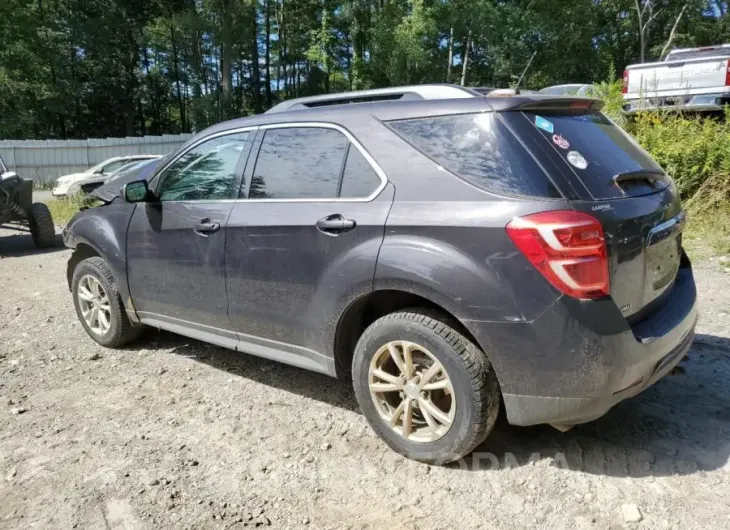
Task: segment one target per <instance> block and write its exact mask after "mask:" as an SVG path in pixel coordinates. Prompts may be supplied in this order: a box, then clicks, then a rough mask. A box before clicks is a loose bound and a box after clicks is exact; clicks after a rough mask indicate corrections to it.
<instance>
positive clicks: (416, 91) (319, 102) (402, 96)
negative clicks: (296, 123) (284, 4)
mask: <svg viewBox="0 0 730 530" xmlns="http://www.w3.org/2000/svg"><path fill="white" fill-rule="evenodd" d="M480 96H482V94H480V93H479V92H477V91H475V90H472V89H470V88H466V87H463V86H459V85H446V84H433V85H411V86H398V87H388V88H375V89H372V90H356V91H354V92H340V93H338V94H322V95H320V96H309V97H304V98H296V99H290V100H288V101H283V102H282V103H279V104H278V105H274V106H273V107H271V108H270V109H269V110H267V111H266V113H267V114H269V113H275V112H288V111H292V110H304V109H313V108H321V107H326V106H331V105H350V104H353V103H368V102H372V101H411V100H420V99H458V98H473V97H480Z"/></svg>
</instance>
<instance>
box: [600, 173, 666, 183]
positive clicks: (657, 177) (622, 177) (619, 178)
mask: <svg viewBox="0 0 730 530" xmlns="http://www.w3.org/2000/svg"><path fill="white" fill-rule="evenodd" d="M666 177H667V174H666V173H664V171H662V170H661V169H635V170H633V171H625V172H623V173H619V174H618V175H615V176H614V177H613V183H614V184H618V183H619V182H628V181H631V180H650V181H652V182H661V181H663V180H664V179H665V178H666Z"/></svg>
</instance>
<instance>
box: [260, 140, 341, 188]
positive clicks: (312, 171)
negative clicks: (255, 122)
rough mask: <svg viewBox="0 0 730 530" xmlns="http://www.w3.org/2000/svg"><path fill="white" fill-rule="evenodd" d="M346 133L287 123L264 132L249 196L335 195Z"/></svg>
mask: <svg viewBox="0 0 730 530" xmlns="http://www.w3.org/2000/svg"><path fill="white" fill-rule="evenodd" d="M347 144H348V139H347V137H346V136H345V135H344V134H342V133H341V132H339V131H336V130H334V129H325V128H322V127H288V128H277V129H269V130H267V131H266V132H265V133H264V137H263V140H262V142H261V148H260V150H259V154H258V159H257V160H256V167H255V168H254V172H253V177H252V179H251V189H250V191H249V194H248V197H249V199H329V198H336V197H337V187H338V185H339V181H340V173H341V171H342V162H343V159H344V157H345V152H346V148H347Z"/></svg>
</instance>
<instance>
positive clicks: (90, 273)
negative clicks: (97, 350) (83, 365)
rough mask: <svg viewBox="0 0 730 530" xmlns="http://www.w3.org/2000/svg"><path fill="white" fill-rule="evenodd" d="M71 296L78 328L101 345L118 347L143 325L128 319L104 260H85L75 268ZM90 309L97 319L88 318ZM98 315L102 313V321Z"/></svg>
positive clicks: (134, 336) (134, 335)
mask: <svg viewBox="0 0 730 530" xmlns="http://www.w3.org/2000/svg"><path fill="white" fill-rule="evenodd" d="M95 282H98V285H99V286H100V289H99V288H98V287H96V285H97V284H96V283H95ZM71 293H72V295H73V300H74V307H75V308H76V314H77V315H78V317H79V321H80V322H81V325H82V326H83V327H84V329H85V330H86V333H88V334H89V337H91V338H92V339H94V340H95V341H96V342H98V343H99V344H101V345H102V346H106V347H107V348H121V347H122V346H124V345H126V344H128V343H130V342H132V341H133V340H135V339H136V338H137V337H139V335H140V333H142V330H143V326H140V325H137V326H135V325H133V324H132V322H131V321H130V320H129V317H127V312H126V310H125V309H124V304H123V303H122V297H121V295H120V294H119V289H118V288H117V284H116V280H115V279H114V275H113V274H112V270H111V268H110V267H109V265H108V264H107V262H106V261H105V260H104V259H103V258H100V257H98V256H95V257H92V258H87V259H85V260H83V261H81V262H80V263H79V264H78V265H77V266H76V268H75V269H74V272H73V277H72V280H71ZM97 294H98V295H99V296H98V297H97V296H96V295H97ZM90 295H91V296H90ZM93 299H96V301H94V300H93ZM93 309H96V315H97V316H96V319H94V318H93V317H92V318H91V319H89V318H88V316H89V312H90V311H92V310H93ZM100 312H103V317H101V320H99V318H100V316H99V313H100Z"/></svg>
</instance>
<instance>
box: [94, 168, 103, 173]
mask: <svg viewBox="0 0 730 530" xmlns="http://www.w3.org/2000/svg"><path fill="white" fill-rule="evenodd" d="M103 174H104V168H103V167H102V168H100V169H97V170H96V171H94V175H103Z"/></svg>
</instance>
